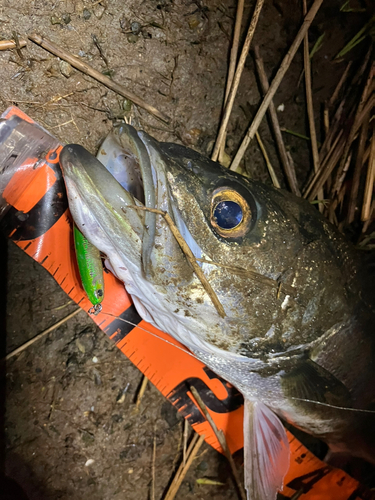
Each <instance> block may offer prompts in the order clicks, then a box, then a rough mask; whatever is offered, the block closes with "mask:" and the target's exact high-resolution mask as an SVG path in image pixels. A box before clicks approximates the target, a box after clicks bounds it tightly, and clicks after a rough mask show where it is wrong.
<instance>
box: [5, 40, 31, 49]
mask: <svg viewBox="0 0 375 500" xmlns="http://www.w3.org/2000/svg"><path fill="white" fill-rule="evenodd" d="M18 46H19V48H21V47H26V40H23V39H22V38H19V39H18ZM16 48H17V44H16V42H15V41H14V40H1V41H0V50H10V49H16Z"/></svg>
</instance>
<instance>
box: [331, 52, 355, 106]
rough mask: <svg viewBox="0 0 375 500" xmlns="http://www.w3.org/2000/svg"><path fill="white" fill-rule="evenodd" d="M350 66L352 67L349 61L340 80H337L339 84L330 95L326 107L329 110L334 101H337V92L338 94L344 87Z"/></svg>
mask: <svg viewBox="0 0 375 500" xmlns="http://www.w3.org/2000/svg"><path fill="white" fill-rule="evenodd" d="M351 66H352V61H349V63H348V65H347V66H346V68H345V71H344V73H343V74H342V76H341V78H340V80H339V83H338V84H337V85H336V88H335V90H334V91H333V94H332V96H331V98H330V100H329V101H328V107H329V108H332V106H333V105H334V103H335V102H336V99H337V97H338V95H339V92H340V90H341V88H342V86H343V85H344V83H345V81H346V79H347V78H348V74H349V70H350V68H351Z"/></svg>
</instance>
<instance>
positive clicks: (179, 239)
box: [123, 205, 226, 318]
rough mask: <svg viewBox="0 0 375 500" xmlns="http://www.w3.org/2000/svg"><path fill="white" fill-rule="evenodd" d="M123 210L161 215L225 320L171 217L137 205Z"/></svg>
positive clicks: (206, 281) (205, 279)
mask: <svg viewBox="0 0 375 500" xmlns="http://www.w3.org/2000/svg"><path fill="white" fill-rule="evenodd" d="M124 208H134V209H136V210H143V211H145V212H152V213H154V214H157V215H161V216H162V217H164V219H165V221H166V223H167V224H168V226H169V229H170V230H171V232H172V234H173V236H174V237H175V238H176V240H177V243H178V244H179V245H180V248H181V250H182V251H183V252H184V254H185V256H186V258H187V260H188V261H189V263H190V264H191V266H192V268H193V269H194V272H195V274H196V275H197V277H198V279H199V280H200V282H201V283H202V286H203V288H204V289H205V290H206V292H207V294H208V296H209V297H210V299H211V301H212V303H213V305H214V306H215V309H216V310H217V312H218V314H219V315H220V316H221V317H222V318H225V316H226V314H225V311H224V308H223V306H222V305H221V303H220V301H219V299H218V297H217V295H216V293H215V291H214V290H213V288H212V286H211V285H210V283H209V282H208V280H207V278H206V276H205V275H204V273H203V271H202V269H201V268H200V267H199V265H198V264H197V261H196V259H195V257H194V254H193V252H192V251H191V250H190V248H189V245H188V244H187V243H186V241H185V240H184V238H183V236H182V235H181V233H180V231H179V230H178V228H177V226H176V224H175V223H174V222H173V220H172V218H171V216H170V215H169V214H168V213H167V212H164V211H163V210H157V209H156V208H148V207H139V206H137V205H127V206H126V207H124ZM123 210H124V209H123Z"/></svg>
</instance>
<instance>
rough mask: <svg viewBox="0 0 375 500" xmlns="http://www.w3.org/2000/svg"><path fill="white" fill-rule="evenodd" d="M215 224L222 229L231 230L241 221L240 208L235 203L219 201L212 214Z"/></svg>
mask: <svg viewBox="0 0 375 500" xmlns="http://www.w3.org/2000/svg"><path fill="white" fill-rule="evenodd" d="M213 216H214V219H215V222H216V224H217V225H218V226H219V227H221V228H222V229H233V228H235V227H236V226H238V224H240V223H241V221H242V219H243V213H242V208H241V207H240V205H239V204H238V203H236V202H235V201H229V200H225V201H220V202H219V203H218V204H217V205H216V207H215V210H214V213H213Z"/></svg>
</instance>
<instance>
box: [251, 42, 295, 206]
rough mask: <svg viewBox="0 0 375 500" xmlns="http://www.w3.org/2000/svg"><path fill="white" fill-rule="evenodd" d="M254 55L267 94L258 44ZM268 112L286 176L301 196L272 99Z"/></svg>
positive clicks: (266, 79)
mask: <svg viewBox="0 0 375 500" xmlns="http://www.w3.org/2000/svg"><path fill="white" fill-rule="evenodd" d="M254 57H255V65H256V68H257V72H258V76H259V81H260V85H261V88H262V93H263V94H264V95H265V94H266V93H267V92H268V89H269V83H268V78H267V75H266V72H265V69H264V64H263V60H262V58H261V56H260V53H259V47H258V46H257V45H256V46H255V47H254ZM268 112H269V115H270V120H271V124H272V129H273V133H274V136H275V140H276V146H277V150H278V152H279V156H280V160H281V164H282V166H283V169H284V173H285V176H286V178H287V180H288V184H289V187H290V189H291V191H292V192H293V193H294V194H295V195H297V196H301V192H300V190H299V187H298V184H297V179H296V172H295V170H294V165H293V164H292V163H291V162H290V161H289V158H288V154H287V151H286V148H285V144H284V140H283V136H282V133H281V130H280V125H279V119H278V117H277V112H276V108H275V104H274V102H273V101H272V100H271V101H270V105H269V108H268Z"/></svg>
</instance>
